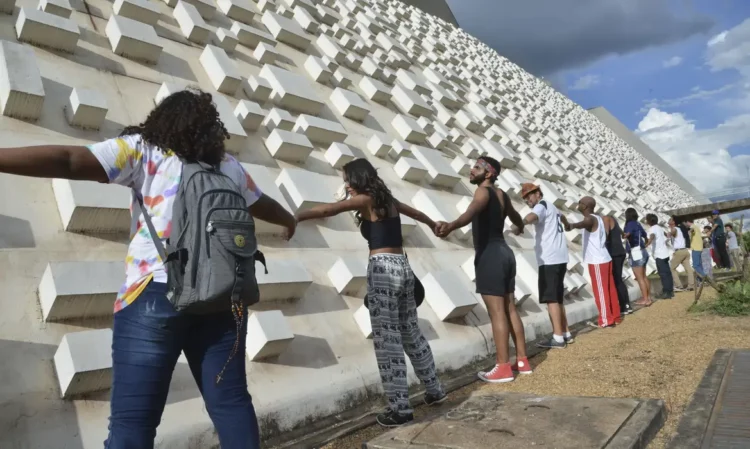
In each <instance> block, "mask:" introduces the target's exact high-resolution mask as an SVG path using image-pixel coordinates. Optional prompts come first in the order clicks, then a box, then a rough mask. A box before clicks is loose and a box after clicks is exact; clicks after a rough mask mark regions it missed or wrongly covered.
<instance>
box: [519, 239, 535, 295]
mask: <svg viewBox="0 0 750 449" xmlns="http://www.w3.org/2000/svg"><path fill="white" fill-rule="evenodd" d="M524 232H525V231H524ZM515 256H516V277H517V279H520V280H521V281H522V282H523V283H524V284H526V285H537V282H538V280H539V265H538V264H537V261H536V255H535V254H534V252H533V251H515ZM531 296H532V297H533V298H534V300H536V301H538V300H539V291H538V290H536V289H535V290H534V291H532V292H531Z"/></svg>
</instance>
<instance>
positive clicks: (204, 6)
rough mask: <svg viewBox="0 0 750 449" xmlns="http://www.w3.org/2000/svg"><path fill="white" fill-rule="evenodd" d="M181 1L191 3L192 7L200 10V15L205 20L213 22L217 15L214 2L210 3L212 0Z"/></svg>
mask: <svg viewBox="0 0 750 449" xmlns="http://www.w3.org/2000/svg"><path fill="white" fill-rule="evenodd" d="M180 1H186V2H188V3H190V4H191V5H193V6H195V9H197V10H198V13H199V14H200V15H201V17H202V18H203V19H204V20H211V19H213V18H214V16H215V15H216V5H214V2H213V1H210V0H180ZM175 7H176V5H175Z"/></svg>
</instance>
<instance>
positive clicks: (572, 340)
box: [563, 334, 576, 345]
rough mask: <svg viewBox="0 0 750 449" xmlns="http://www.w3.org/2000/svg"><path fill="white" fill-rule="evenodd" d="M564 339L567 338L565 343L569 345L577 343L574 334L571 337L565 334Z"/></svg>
mask: <svg viewBox="0 0 750 449" xmlns="http://www.w3.org/2000/svg"><path fill="white" fill-rule="evenodd" d="M563 340H565V344H566V345H569V344H571V343H575V342H576V339H575V337H574V336H573V334H571V335H570V337H566V336H565V335H563Z"/></svg>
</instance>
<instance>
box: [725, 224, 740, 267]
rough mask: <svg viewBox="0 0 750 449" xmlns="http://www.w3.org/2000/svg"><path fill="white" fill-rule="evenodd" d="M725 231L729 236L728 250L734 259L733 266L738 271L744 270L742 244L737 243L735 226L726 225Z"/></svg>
mask: <svg viewBox="0 0 750 449" xmlns="http://www.w3.org/2000/svg"><path fill="white" fill-rule="evenodd" d="M724 229H725V230H726V234H727V249H728V250H729V257H731V258H732V265H733V267H732V268H734V269H735V270H736V271H741V270H742V251H741V250H740V244H739V243H738V242H737V234H735V232H734V226H733V225H732V223H727V224H726V225H724Z"/></svg>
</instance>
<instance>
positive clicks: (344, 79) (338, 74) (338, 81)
mask: <svg viewBox="0 0 750 449" xmlns="http://www.w3.org/2000/svg"><path fill="white" fill-rule="evenodd" d="M331 83H332V84H333V85H334V86H336V87H340V88H342V89H348V88H350V87H351V86H352V72H350V71H349V70H347V69H346V68H344V67H339V68H337V69H336V71H335V72H333V77H332V79H331Z"/></svg>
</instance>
